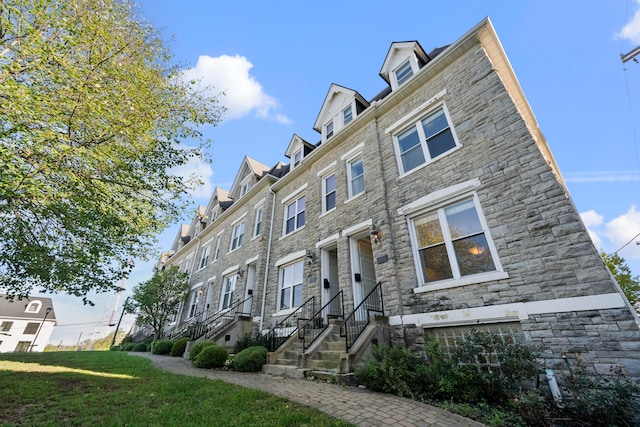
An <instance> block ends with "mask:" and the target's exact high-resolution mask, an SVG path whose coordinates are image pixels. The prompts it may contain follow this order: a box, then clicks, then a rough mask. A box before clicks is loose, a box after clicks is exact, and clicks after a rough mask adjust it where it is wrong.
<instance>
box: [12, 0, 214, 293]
mask: <svg viewBox="0 0 640 427" xmlns="http://www.w3.org/2000/svg"><path fill="white" fill-rule="evenodd" d="M137 13H138V10H137V9H136V6H135V5H134V4H133V3H131V2H129V1H128V0H91V1H88V0H3V1H1V2H0V219H1V220H2V227H0V293H4V294H7V295H8V296H9V297H12V298H13V297H19V298H21V297H26V296H28V295H29V294H30V293H32V292H33V291H34V290H35V291H40V292H54V293H57V292H63V293H68V294H71V295H76V296H79V297H82V298H83V300H84V301H85V303H87V302H88V303H91V302H90V301H88V300H87V298H86V295H87V293H88V292H90V291H97V292H106V291H111V290H118V286H117V283H118V282H119V281H120V280H121V279H122V278H123V277H126V276H127V274H128V273H129V272H130V270H131V268H132V261H131V260H132V259H133V258H143V259H148V257H149V256H150V255H151V254H152V252H153V245H154V244H155V242H156V236H157V235H158V234H159V233H160V232H161V231H162V230H163V229H164V228H165V227H166V226H167V225H168V224H170V223H173V222H175V221H176V220H177V219H178V218H179V216H180V215H181V213H182V212H184V209H185V207H186V203H187V198H186V197H185V195H186V194H187V193H188V191H189V190H190V189H191V188H192V187H193V185H195V184H197V179H196V178H194V177H192V179H184V178H181V177H179V176H177V175H176V174H175V173H174V172H172V171H174V170H175V169H174V168H176V167H178V166H181V165H185V164H186V163H187V162H188V161H189V160H191V159H193V158H197V157H201V156H202V155H203V149H204V148H206V147H207V146H208V145H209V144H210V141H208V140H207V139H206V138H204V137H203V135H202V133H201V131H200V127H201V126H202V125H206V124H212V125H215V124H217V123H219V121H220V118H221V114H222V113H223V111H224V109H223V108H222V107H221V106H220V105H219V104H218V100H217V99H216V97H211V96H208V95H207V94H208V93H211V92H209V91H205V90H198V89H196V87H197V84H196V82H193V81H186V80H185V79H184V78H183V75H182V73H181V71H180V68H179V67H178V66H177V65H175V64H173V63H172V59H171V55H170V52H169V50H168V48H167V45H166V42H165V41H164V40H163V39H162V38H161V36H160V34H159V33H158V32H157V31H156V30H154V29H153V28H152V27H151V26H150V25H149V24H148V23H146V22H145V21H144V20H143V19H141V18H139V17H138V16H137ZM188 141H189V142H188ZM187 142H188V144H189V145H186V144H187Z"/></svg>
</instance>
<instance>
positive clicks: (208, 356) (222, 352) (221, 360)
mask: <svg viewBox="0 0 640 427" xmlns="http://www.w3.org/2000/svg"><path fill="white" fill-rule="evenodd" d="M228 357H229V353H227V349H225V348H224V347H222V346H219V345H217V344H214V345H209V346H206V347H204V348H203V349H202V350H201V351H200V352H199V353H198V355H197V356H196V358H195V360H194V364H195V365H196V367H197V368H205V369H217V368H222V367H223V366H224V365H225V362H226V361H227V358H228Z"/></svg>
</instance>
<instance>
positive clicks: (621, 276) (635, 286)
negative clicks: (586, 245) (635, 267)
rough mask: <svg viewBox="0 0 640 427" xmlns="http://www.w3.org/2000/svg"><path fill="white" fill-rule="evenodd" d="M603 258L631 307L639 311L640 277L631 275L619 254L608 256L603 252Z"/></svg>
mask: <svg viewBox="0 0 640 427" xmlns="http://www.w3.org/2000/svg"><path fill="white" fill-rule="evenodd" d="M601 256H602V259H603V261H604V263H605V264H606V265H607V267H608V268H609V271H610V272H611V274H613V277H615V278H616V281H617V282H618V285H620V288H622V292H624V294H625V296H626V297H627V299H628V300H629V302H630V303H631V305H632V306H634V307H635V308H636V310H638V308H640V277H638V276H635V277H634V276H632V275H631V269H630V268H629V266H628V265H627V263H626V262H625V260H624V258H622V257H621V256H620V255H618V254H617V253H613V254H607V253H605V252H602V254H601Z"/></svg>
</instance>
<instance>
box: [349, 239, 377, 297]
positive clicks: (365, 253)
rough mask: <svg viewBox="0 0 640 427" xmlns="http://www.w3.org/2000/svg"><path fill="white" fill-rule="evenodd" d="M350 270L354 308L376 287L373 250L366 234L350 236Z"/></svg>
mask: <svg viewBox="0 0 640 427" xmlns="http://www.w3.org/2000/svg"><path fill="white" fill-rule="evenodd" d="M350 240H351V241H350V243H351V245H350V246H351V271H352V272H353V277H352V280H353V304H354V308H355V307H357V306H358V304H360V303H361V302H362V300H363V299H364V298H365V297H366V296H367V295H368V294H369V292H371V291H372V290H373V289H374V288H375V287H376V282H377V281H376V271H375V266H374V264H373V250H372V249H371V239H370V237H369V236H368V235H365V236H361V237H358V238H351V239H350Z"/></svg>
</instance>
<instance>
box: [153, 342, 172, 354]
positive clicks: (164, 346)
mask: <svg viewBox="0 0 640 427" xmlns="http://www.w3.org/2000/svg"><path fill="white" fill-rule="evenodd" d="M171 348H173V341H172V340H158V341H156V342H154V343H153V344H152V345H151V353H153V354H159V355H165V356H166V355H168V354H170V353H171Z"/></svg>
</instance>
